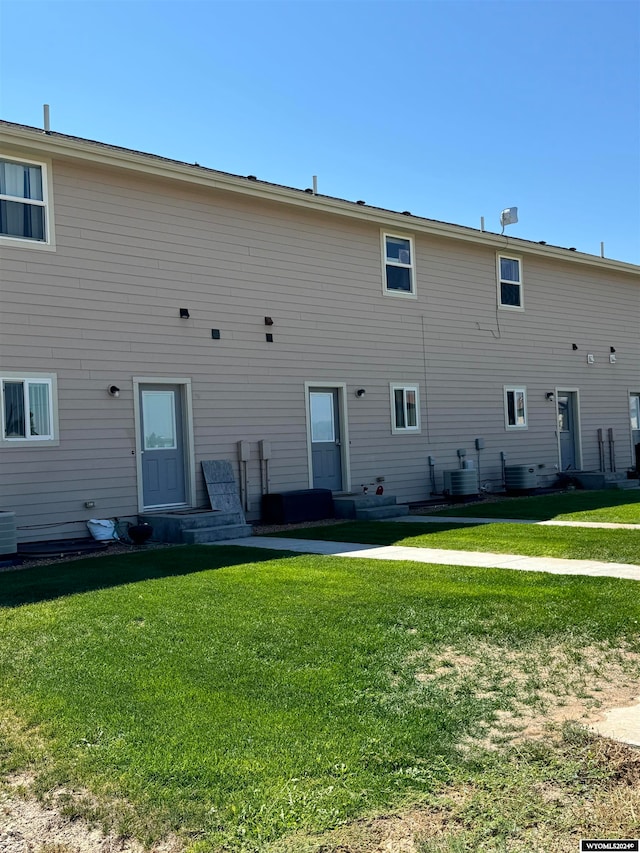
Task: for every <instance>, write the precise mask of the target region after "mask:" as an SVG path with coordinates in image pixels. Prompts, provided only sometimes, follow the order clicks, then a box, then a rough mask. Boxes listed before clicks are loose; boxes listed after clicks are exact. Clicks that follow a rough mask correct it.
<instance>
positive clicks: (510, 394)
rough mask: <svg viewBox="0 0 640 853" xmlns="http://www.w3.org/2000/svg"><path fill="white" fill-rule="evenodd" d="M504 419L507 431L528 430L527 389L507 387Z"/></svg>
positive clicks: (505, 390)
mask: <svg viewBox="0 0 640 853" xmlns="http://www.w3.org/2000/svg"><path fill="white" fill-rule="evenodd" d="M504 417H505V426H506V428H507V429H526V428H527V389H526V388H514V387H509V388H507V387H505V389H504Z"/></svg>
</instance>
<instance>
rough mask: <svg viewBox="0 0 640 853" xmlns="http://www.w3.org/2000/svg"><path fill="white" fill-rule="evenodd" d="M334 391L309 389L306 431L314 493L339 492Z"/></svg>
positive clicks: (339, 441) (339, 447) (339, 452)
mask: <svg viewBox="0 0 640 853" xmlns="http://www.w3.org/2000/svg"><path fill="white" fill-rule="evenodd" d="M341 414H342V413H341V411H340V395H339V390H338V388H310V389H309V413H308V416H309V431H310V437H311V467H312V472H313V488H314V489H331V491H332V492H340V491H342V488H343V483H342V456H343V454H342V417H341Z"/></svg>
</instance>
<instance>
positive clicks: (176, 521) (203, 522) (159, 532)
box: [138, 510, 244, 542]
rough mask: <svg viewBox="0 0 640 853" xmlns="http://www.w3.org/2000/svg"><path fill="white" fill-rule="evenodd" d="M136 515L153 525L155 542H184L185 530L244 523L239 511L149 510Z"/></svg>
mask: <svg viewBox="0 0 640 853" xmlns="http://www.w3.org/2000/svg"><path fill="white" fill-rule="evenodd" d="M138 517H139V519H140V521H146V522H147V523H148V524H150V525H151V526H152V527H153V538H154V540H155V541H156V542H184V539H183V537H182V534H183V531H185V530H198V529H200V528H211V527H225V526H228V525H230V524H244V517H243V516H242V514H241V513H239V512H219V511H215V510H205V511H195V510H194V511H192V512H164V513H162V512H158V513H153V512H150V513H143V514H141V515H139V516H138Z"/></svg>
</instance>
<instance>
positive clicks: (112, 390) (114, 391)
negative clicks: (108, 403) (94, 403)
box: [107, 385, 120, 397]
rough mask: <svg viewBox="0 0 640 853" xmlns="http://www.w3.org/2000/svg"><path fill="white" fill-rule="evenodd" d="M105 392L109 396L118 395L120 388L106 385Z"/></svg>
mask: <svg viewBox="0 0 640 853" xmlns="http://www.w3.org/2000/svg"><path fill="white" fill-rule="evenodd" d="M107 394H108V395H109V396H110V397H119V396H120V389H119V388H118V386H117V385H108V386H107Z"/></svg>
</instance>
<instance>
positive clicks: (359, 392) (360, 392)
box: [356, 388, 367, 400]
mask: <svg viewBox="0 0 640 853" xmlns="http://www.w3.org/2000/svg"><path fill="white" fill-rule="evenodd" d="M366 393H367V392H366V391H365V389H364V388H358V390H357V391H356V397H357V398H358V399H359V400H360V399H361V398H362V397H364V395H365V394H366Z"/></svg>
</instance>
